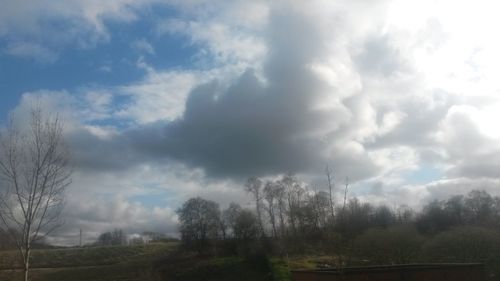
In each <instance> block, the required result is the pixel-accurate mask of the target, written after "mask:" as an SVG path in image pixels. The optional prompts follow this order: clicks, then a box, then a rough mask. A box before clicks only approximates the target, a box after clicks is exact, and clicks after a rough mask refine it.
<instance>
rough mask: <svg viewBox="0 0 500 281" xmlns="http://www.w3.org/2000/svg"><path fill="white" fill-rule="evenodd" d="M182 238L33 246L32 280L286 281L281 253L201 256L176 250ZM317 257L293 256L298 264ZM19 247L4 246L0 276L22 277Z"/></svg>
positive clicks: (0, 254) (11, 279)
mask: <svg viewBox="0 0 500 281" xmlns="http://www.w3.org/2000/svg"><path fill="white" fill-rule="evenodd" d="M177 249H178V243H176V242H171V243H154V244H148V245H139V246H109V247H88V248H64V249H46V250H35V251H34V252H33V259H32V270H31V280H32V281H84V280H85V281H92V280H95V281H146V280H151V281H180V280H189V281H226V280H227V281H229V280H238V281H288V280H289V278H290V276H289V268H288V266H287V264H286V263H285V262H284V261H282V260H280V259H267V258H265V257H250V258H242V257H237V256H232V257H201V256H198V255H196V254H193V253H186V252H181V251H177ZM313 263H314V262H313V261H311V260H308V259H293V260H291V261H290V264H291V265H293V267H294V268H300V267H304V266H308V267H312V266H314V265H313ZM20 268H21V263H20V262H19V257H18V254H17V252H16V251H0V280H1V281H17V280H23V272H22V270H21V269H20Z"/></svg>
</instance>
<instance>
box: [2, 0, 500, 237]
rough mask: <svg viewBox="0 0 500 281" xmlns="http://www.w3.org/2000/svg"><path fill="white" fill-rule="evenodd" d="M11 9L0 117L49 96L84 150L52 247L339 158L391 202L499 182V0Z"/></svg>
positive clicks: (7, 6)
mask: <svg viewBox="0 0 500 281" xmlns="http://www.w3.org/2000/svg"><path fill="white" fill-rule="evenodd" d="M0 6H1V7H2V9H1V10H0V122H1V123H3V124H5V122H6V120H7V119H8V117H9V116H13V117H16V116H17V117H19V118H20V116H21V117H22V116H25V114H27V112H29V109H30V108H31V107H32V106H33V105H34V104H39V105H41V106H42V107H43V109H44V110H45V111H46V112H50V113H55V112H57V113H58V114H59V115H60V116H62V118H63V120H64V126H65V127H64V128H65V130H64V132H65V138H66V140H67V142H68V144H69V146H70V148H71V155H72V167H73V175H72V184H71V186H69V187H68V189H67V190H66V209H65V211H64V213H63V216H64V220H65V224H64V226H63V227H61V228H60V229H59V230H58V231H57V232H55V233H54V234H53V236H52V237H51V238H50V239H51V242H52V243H56V244H65V245H70V244H72V243H77V241H78V235H79V229H80V228H81V229H82V231H83V233H84V239H85V241H92V239H95V238H96V237H97V235H98V234H99V233H101V232H104V231H109V230H112V229H113V228H122V229H124V230H125V231H126V232H127V233H129V234H133V233H138V232H142V231H145V230H149V231H159V232H164V233H169V234H171V235H175V234H176V233H177V216H176V214H175V210H176V209H177V208H179V207H180V206H181V205H182V203H183V202H184V201H185V200H187V199H189V198H190V197H195V196H201V197H204V198H206V199H209V200H214V201H217V202H218V203H219V204H220V205H221V207H226V206H228V205H229V203H230V202H238V203H240V204H242V205H243V206H244V207H251V198H250V197H249V196H248V195H247V194H245V192H244V190H243V185H244V182H245V180H246V179H247V178H248V177H251V176H259V177H262V178H265V179H273V178H276V177H279V175H281V174H283V173H286V172H293V173H295V174H296V175H297V177H298V178H299V179H300V180H302V181H304V182H307V183H308V184H310V185H311V186H312V187H314V188H315V189H316V190H326V188H327V178H326V176H325V173H324V171H325V167H326V166H329V167H330V168H331V169H332V170H333V174H334V178H335V183H336V186H337V187H339V186H340V185H342V184H343V183H344V179H345V178H347V177H348V178H349V182H350V184H351V188H350V196H357V197H358V198H359V199H360V200H363V201H367V202H371V203H373V204H387V205H389V206H391V207H393V208H397V207H398V206H400V205H403V204H406V205H408V206H410V207H413V208H419V207H421V206H422V205H423V204H425V203H426V202H429V201H430V200H433V199H444V198H447V197H448V196H450V195H451V194H463V193H467V192H468V191H470V190H472V189H484V190H486V191H488V192H490V193H491V194H494V195H500V189H499V187H500V185H499V183H500V128H499V125H498V124H499V123H498V120H500V96H499V89H500V82H499V80H498V77H499V75H500V63H499V60H500V53H499V52H498V50H499V49H500V36H498V35H499V33H500V29H499V26H500V22H499V21H500V20H499V19H498V17H497V15H496V11H498V8H499V7H497V6H498V4H496V2H495V1H485V0H478V1H474V2H472V1H451V0H449V1H444V0H443V1H440V0H422V1H402V0H401V1H396V0H393V1H391V0H380V1H373V0H355V1H353V0H338V1H326V0H312V1H280V0H276V1H260V0H255V1H244V0H235V1H222V0H211V1H207V0H197V1H195V0H184V1H181V0H109V1H100V0H66V1H52V0H37V1H34V0H21V1H9V0H0ZM338 192H339V194H340V192H341V190H340V188H338ZM340 197H341V196H340V195H339V196H338V198H340Z"/></svg>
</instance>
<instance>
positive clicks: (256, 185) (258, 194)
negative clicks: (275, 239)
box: [245, 177, 264, 235]
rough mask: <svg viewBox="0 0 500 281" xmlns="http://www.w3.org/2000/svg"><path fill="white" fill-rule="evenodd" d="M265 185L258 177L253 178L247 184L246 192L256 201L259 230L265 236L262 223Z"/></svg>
mask: <svg viewBox="0 0 500 281" xmlns="http://www.w3.org/2000/svg"><path fill="white" fill-rule="evenodd" d="M262 189H263V184H262V180H261V179H259V178H257V177H251V178H249V179H248V180H247V182H246V183H245V190H246V191H247V192H248V193H251V194H252V196H253V199H254V200H255V211H256V212H257V220H258V222H259V230H260V232H261V235H264V224H263V223H262V208H263V204H262V199H263V194H262V193H263V192H262Z"/></svg>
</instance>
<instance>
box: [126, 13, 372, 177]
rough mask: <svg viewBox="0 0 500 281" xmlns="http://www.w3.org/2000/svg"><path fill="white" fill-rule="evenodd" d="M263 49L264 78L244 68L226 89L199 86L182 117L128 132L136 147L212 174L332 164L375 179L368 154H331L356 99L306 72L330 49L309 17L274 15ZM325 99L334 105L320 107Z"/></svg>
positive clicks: (268, 171) (295, 169)
mask: <svg viewBox="0 0 500 281" xmlns="http://www.w3.org/2000/svg"><path fill="white" fill-rule="evenodd" d="M267 46H268V56H267V59H266V61H265V63H264V68H263V79H260V78H259V75H258V74H257V73H256V71H255V70H253V69H247V70H246V71H245V72H244V73H243V74H242V75H241V76H240V77H239V78H238V79H237V80H236V81H235V82H234V83H233V84H232V85H231V86H229V87H228V88H226V89H224V87H223V86H222V85H220V83H219V82H218V81H212V82H211V83H207V84H204V85H201V86H199V87H197V88H196V89H194V90H193V91H192V92H191V93H190V95H189V97H188V99H187V101H186V105H185V112H184V114H183V116H182V117H180V118H178V119H177V120H174V121H173V122H171V123H169V124H167V125H166V126H164V127H161V126H160V127H158V124H157V125H154V126H150V127H149V129H140V130H134V131H131V132H129V136H130V137H131V138H132V139H135V142H136V146H137V147H139V149H144V150H146V151H147V152H148V153H150V154H151V155H155V156H157V157H168V158H173V159H177V160H180V161H182V162H185V163H188V164H190V165H193V166H196V167H202V168H203V169H204V170H205V171H206V172H207V174H209V175H215V176H250V175H264V174H274V173H282V172H286V171H292V172H303V171H308V170H310V169H318V170H317V171H322V170H323V169H324V167H325V165H326V164H327V163H328V162H329V161H330V160H331V159H332V158H333V159H334V160H333V161H336V160H338V161H342V165H343V166H344V167H345V169H346V170H348V169H349V167H351V172H352V173H354V175H353V176H354V177H366V176H369V175H372V174H374V173H376V170H377V167H376V165H375V164H373V163H372V162H371V161H370V160H369V159H367V158H366V156H363V155H362V156H361V157H359V156H349V155H346V154H345V153H343V152H340V151H335V149H333V151H331V150H330V151H329V150H328V149H329V148H330V145H331V141H332V138H335V137H336V134H339V133H341V132H345V131H346V130H347V128H350V126H352V121H353V120H354V119H356V116H355V115H356V112H354V111H355V110H356V106H358V104H359V103H360V102H361V101H360V100H358V98H357V97H349V98H347V99H342V98H341V95H340V94H339V89H337V88H336V87H333V86H331V85H330V84H328V83H327V82H325V81H324V80H321V79H320V78H319V77H318V76H317V75H316V74H315V73H314V72H313V71H312V70H311V68H310V64H311V63H314V62H316V61H318V60H320V59H321V58H323V57H324V56H325V54H326V53H327V51H328V49H327V48H326V42H325V41H324V40H323V39H322V37H321V36H320V34H318V30H317V28H316V27H315V25H314V23H313V22H312V19H308V18H306V17H301V16H296V15H291V14H289V13H286V14H285V13H278V14H276V13H275V14H274V15H273V16H272V17H271V21H270V23H269V31H268V33H267ZM325 101H332V104H331V105H329V107H325V108H322V107H321V106H322V105H323V103H324V102H325ZM351 107H352V108H351ZM360 110H361V109H360ZM339 166H340V165H339Z"/></svg>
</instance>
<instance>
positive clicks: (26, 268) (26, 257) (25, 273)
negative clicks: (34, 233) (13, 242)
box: [24, 249, 31, 281]
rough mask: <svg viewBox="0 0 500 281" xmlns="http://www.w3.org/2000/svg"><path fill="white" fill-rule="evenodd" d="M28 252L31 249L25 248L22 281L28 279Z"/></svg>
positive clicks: (29, 252)
mask: <svg viewBox="0 0 500 281" xmlns="http://www.w3.org/2000/svg"><path fill="white" fill-rule="evenodd" d="M30 254H31V250H30V249H27V250H26V256H25V258H24V259H25V260H24V281H28V280H29V271H30Z"/></svg>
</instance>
